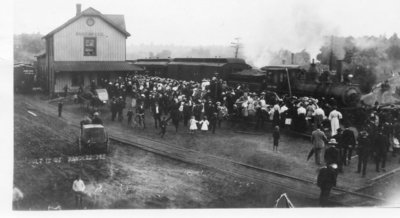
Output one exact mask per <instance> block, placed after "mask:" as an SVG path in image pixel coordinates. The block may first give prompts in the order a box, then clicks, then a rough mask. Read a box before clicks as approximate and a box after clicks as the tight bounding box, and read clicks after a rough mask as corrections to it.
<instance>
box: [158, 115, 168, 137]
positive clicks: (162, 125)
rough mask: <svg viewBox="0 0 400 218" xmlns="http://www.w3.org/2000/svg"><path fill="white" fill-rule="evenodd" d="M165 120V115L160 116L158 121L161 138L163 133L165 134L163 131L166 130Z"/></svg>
mask: <svg viewBox="0 0 400 218" xmlns="http://www.w3.org/2000/svg"><path fill="white" fill-rule="evenodd" d="M167 125H168V124H167V121H166V120H165V117H163V118H162V120H161V122H160V129H161V132H160V134H161V138H163V137H164V135H165V132H166V130H167Z"/></svg>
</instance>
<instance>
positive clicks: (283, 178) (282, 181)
mask: <svg viewBox="0 0 400 218" xmlns="http://www.w3.org/2000/svg"><path fill="white" fill-rule="evenodd" d="M136 137H140V138H143V139H146V140H147V141H150V142H152V143H153V145H154V143H159V144H162V145H163V146H164V149H163V148H157V147H155V146H152V145H148V144H144V143H139V142H132V141H130V140H127V139H124V138H121V137H118V136H110V138H111V139H112V140H114V141H116V142H119V143H123V144H126V145H129V146H134V147H137V148H141V149H143V150H146V151H149V152H152V153H155V154H159V155H162V156H165V157H168V158H171V159H175V160H178V161H184V162H187V163H192V164H197V165H201V166H203V167H207V168H212V169H215V170H218V171H221V172H224V173H228V174H230V175H234V176H239V177H243V178H247V179H250V180H253V181H258V182H262V183H272V184H274V185H277V186H279V187H282V188H285V189H289V190H292V191H294V192H297V193H301V194H303V195H306V196H309V197H311V198H318V196H319V189H318V188H317V187H316V183H315V182H314V181H311V180H308V179H305V178H299V177H295V176H291V175H288V174H284V173H280V172H276V171H272V170H268V169H264V168H260V167H256V166H252V165H248V164H245V163H241V162H237V161H233V160H231V159H226V158H223V157H219V156H213V155H204V154H202V153H200V152H197V151H193V150H191V149H186V148H181V147H177V146H173V145H169V144H165V143H162V142H159V141H157V140H154V139H150V138H147V137H142V136H136ZM166 148H168V149H170V148H173V149H170V150H169V151H168V149H166ZM174 150H175V151H176V150H179V151H181V152H185V153H186V154H187V155H182V153H177V152H175V151H174ZM193 154H195V155H197V156H198V157H201V156H202V157H201V158H190V156H191V155H193ZM204 156H208V157H209V158H211V159H214V161H206V160H207V159H208V158H204ZM213 163H214V164H213ZM216 163H220V164H216ZM332 194H333V195H335V197H334V198H333V199H332V203H333V204H334V205H337V206H379V205H382V204H384V203H385V202H386V200H384V199H380V198H377V197H374V196H370V195H365V194H362V193H358V192H354V191H350V190H346V189H343V188H337V187H335V188H333V191H332ZM343 195H347V196H346V198H347V199H348V200H347V203H346V202H343V201H340V200H341V198H340V197H341V196H343Z"/></svg>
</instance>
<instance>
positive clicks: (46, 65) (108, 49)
mask: <svg viewBox="0 0 400 218" xmlns="http://www.w3.org/2000/svg"><path fill="white" fill-rule="evenodd" d="M129 36H130V34H129V32H127V31H126V28H125V19H124V16H123V15H110V14H102V13H100V12H99V11H97V10H95V9H93V8H91V7H89V8H88V9H86V10H84V11H81V5H80V4H77V5H76V16H75V17H73V18H71V19H70V20H68V21H67V22H66V23H64V24H63V25H61V26H59V27H58V28H56V29H54V30H53V31H51V32H50V33H48V34H47V35H45V36H44V37H43V38H44V39H45V41H46V53H45V54H42V55H40V56H37V61H38V77H39V78H40V79H41V81H42V82H43V85H44V88H45V90H48V91H49V93H50V94H54V93H60V92H63V90H64V87H65V86H67V87H68V88H69V89H70V90H71V91H77V90H78V89H79V87H80V86H82V87H87V86H89V85H90V83H91V82H92V81H94V82H95V83H96V84H97V83H99V81H100V80H101V79H107V80H112V79H114V78H116V77H118V76H123V75H126V74H128V73H132V72H137V71H141V70H142V69H141V68H140V67H138V66H136V65H133V64H131V63H128V62H126V39H127V38H128V37H129Z"/></svg>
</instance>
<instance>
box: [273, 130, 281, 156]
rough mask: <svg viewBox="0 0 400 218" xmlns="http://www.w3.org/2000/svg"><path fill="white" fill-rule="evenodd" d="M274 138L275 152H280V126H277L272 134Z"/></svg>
mask: <svg viewBox="0 0 400 218" xmlns="http://www.w3.org/2000/svg"><path fill="white" fill-rule="evenodd" d="M272 137H273V139H274V147H273V151H276V152H278V145H279V138H280V137H281V134H280V133H279V126H275V128H274V131H273V132H272Z"/></svg>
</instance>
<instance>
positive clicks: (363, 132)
mask: <svg viewBox="0 0 400 218" xmlns="http://www.w3.org/2000/svg"><path fill="white" fill-rule="evenodd" d="M360 135H363V136H367V135H368V132H367V131H365V130H361V131H360Z"/></svg>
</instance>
